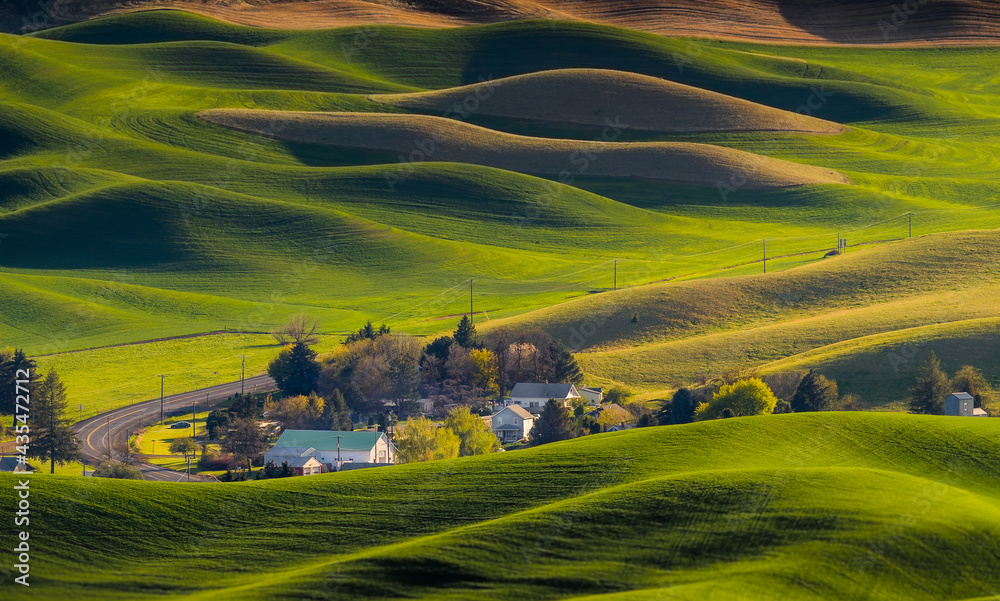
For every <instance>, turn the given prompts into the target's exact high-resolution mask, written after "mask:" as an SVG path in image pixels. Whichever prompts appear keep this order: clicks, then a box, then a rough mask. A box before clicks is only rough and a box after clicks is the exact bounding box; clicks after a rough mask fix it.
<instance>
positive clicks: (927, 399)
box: [910, 351, 951, 415]
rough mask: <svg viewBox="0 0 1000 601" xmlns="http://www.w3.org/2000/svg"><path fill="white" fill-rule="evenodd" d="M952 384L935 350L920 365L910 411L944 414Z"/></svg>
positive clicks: (911, 395)
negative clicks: (945, 400) (946, 398)
mask: <svg viewBox="0 0 1000 601" xmlns="http://www.w3.org/2000/svg"><path fill="white" fill-rule="evenodd" d="M950 388H951V384H950V382H949V381H948V374H946V373H944V370H942V369H941V362H940V361H938V358H937V355H936V354H935V353H934V351H931V354H930V355H928V356H927V360H926V361H924V364H923V365H921V366H920V373H919V374H918V375H917V385H916V386H914V387H913V388H912V389H911V390H910V413H928V414H931V415H944V399H945V397H947V396H948V393H949V389H950Z"/></svg>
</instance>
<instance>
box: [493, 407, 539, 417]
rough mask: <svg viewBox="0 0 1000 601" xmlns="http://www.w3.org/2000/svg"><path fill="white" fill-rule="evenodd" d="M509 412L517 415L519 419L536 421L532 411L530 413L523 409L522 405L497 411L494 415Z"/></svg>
mask: <svg viewBox="0 0 1000 601" xmlns="http://www.w3.org/2000/svg"><path fill="white" fill-rule="evenodd" d="M507 410H509V411H511V412H512V413H514V414H515V415H517V416H518V417H520V418H523V419H534V418H535V416H534V415H532V414H531V412H530V411H528V410H527V409H525V408H524V407H522V406H520V405H507V406H506V407H504V408H503V409H501V410H500V411H497V412H496V413H494V414H493V415H494V416H496V415H497V414H500V413H503V412H504V411H507Z"/></svg>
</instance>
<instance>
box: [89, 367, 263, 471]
mask: <svg viewBox="0 0 1000 601" xmlns="http://www.w3.org/2000/svg"><path fill="white" fill-rule="evenodd" d="M254 385H256V386H257V392H261V391H268V390H275V388H276V387H275V384H274V380H272V379H271V378H270V377H269V376H256V377H253V378H247V379H246V382H245V390H247V391H248V392H249V391H253V390H254ZM239 391H240V382H231V383H228V384H219V385H218V386H212V387H209V388H202V389H201V390H195V391H192V392H185V393H182V394H175V395H172V396H168V397H163V415H164V417H171V416H175V415H184V414H187V415H190V414H191V403H192V401H194V402H195V403H197V408H198V410H199V411H200V410H203V409H205V407H211V406H214V405H216V404H218V403H220V402H222V401H224V400H226V399H227V398H229V397H230V396H231V395H233V394H234V393H237V392H239ZM206 395H207V396H206ZM159 421H160V399H154V400H151V401H144V402H142V403H136V404H134V405H129V406H127V407H122V408H121V409H115V410H114V411H108V412H107V413H102V414H101V415H98V416H95V417H91V418H89V419H85V420H83V421H81V422H77V423H75V424H73V429H74V430H75V431H76V434H77V436H78V437H79V438H80V440H81V441H82V443H83V445H82V447H83V449H82V450H83V455H84V457H86V458H87V462H88V463H89V464H90V465H92V466H93V465H96V464H98V463H100V462H101V461H103V460H105V459H107V457H108V438H109V436H108V435H109V433H110V438H111V440H112V441H118V440H121V439H123V438H125V436H126V433H127V432H135V431H137V430H139V429H140V428H143V427H145V426H149V425H152V424H155V423H157V422H159ZM136 467H138V468H139V470H140V471H141V472H142V475H143V476H145V478H146V479H147V480H159V481H169V482H182V481H183V482H186V481H187V474H186V473H180V472H176V471H174V470H171V469H167V468H165V467H160V466H157V465H153V464H151V463H137V464H136ZM196 480H198V481H201V482H206V481H214V479H212V478H198V477H196V476H194V475H192V476H191V481H192V482H194V481H196Z"/></svg>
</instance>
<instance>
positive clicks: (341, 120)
mask: <svg viewBox="0 0 1000 601" xmlns="http://www.w3.org/2000/svg"><path fill="white" fill-rule="evenodd" d="M199 117H201V118H203V119H206V120H208V121H211V122H213V123H217V124H219V125H224V126H227V127H231V128H234V129H238V130H241V131H247V132H252V133H257V134H261V135H274V136H277V137H279V138H281V139H283V140H289V141H292V142H297V143H302V142H304V143H309V144H325V145H330V146H337V147H341V148H351V149H354V148H360V149H364V150H374V151H384V152H391V153H393V154H395V153H401V155H403V156H405V155H406V154H407V153H411V154H410V157H411V158H412V157H418V158H417V159H413V160H414V162H417V161H423V160H428V161H446V162H459V161H461V162H466V163H470V164H476V165H485V166H488V167H496V168H499V169H504V170H507V171H514V172H520V173H528V174H539V175H547V176H550V177H556V176H562V179H563V180H565V179H567V178H566V176H565V175H564V174H566V173H571V172H572V170H575V169H580V170H586V171H587V173H589V174H592V175H593V176H597V177H601V176H604V177H617V178H635V179H642V180H647V181H655V182H661V183H662V182H681V183H687V184H701V185H712V184H714V183H716V182H718V181H725V179H726V178H728V177H730V176H731V174H733V173H737V172H743V173H746V174H747V175H746V178H745V180H746V181H745V182H744V183H743V185H744V186H747V187H749V188H780V187H789V186H803V185H808V184H834V183H835V184H846V183H847V179H846V178H845V177H844V176H843V175H841V174H839V173H836V172H835V171H831V170H828V169H820V168H817V167H810V166H805V165H800V164H795V163H789V162H786V161H778V160H775V159H771V158H768V157H763V156H759V155H754V154H752V153H747V152H742V151H735V150H732V149H729V148H722V147H717V146H708V145H704V144H691V143H687V142H632V143H616V142H611V141H603V139H602V140H600V141H597V142H592V143H591V144H589V145H586V146H584V145H581V143H580V142H579V141H575V140H558V139H551V138H532V137H527V136H515V135H512V134H506V133H502V132H495V131H492V130H488V129H485V128H481V127H478V126H475V125H468V124H463V123H460V122H457V121H455V120H453V119H446V118H443V117H432V116H424V115H396V114H382V113H334V114H327V113H289V112H281V111H247V110H213V111H205V112H202V113H199ZM275 120H280V121H281V124H282V125H281V131H280V132H277V133H272V131H271V130H272V129H273V127H274V125H273V124H274V122H275ZM602 135H605V136H606V139H607V140H613V139H614V137H615V136H616V135H617V134H616V133H613V132H612V130H611V129H610V128H606V129H605V131H604V133H603V134H602ZM397 156H400V155H397Z"/></svg>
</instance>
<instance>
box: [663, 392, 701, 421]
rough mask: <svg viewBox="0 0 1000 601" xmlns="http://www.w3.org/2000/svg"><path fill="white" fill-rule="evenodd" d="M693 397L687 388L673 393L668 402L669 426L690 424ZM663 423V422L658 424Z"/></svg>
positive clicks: (693, 404) (692, 412) (692, 417)
mask: <svg viewBox="0 0 1000 601" xmlns="http://www.w3.org/2000/svg"><path fill="white" fill-rule="evenodd" d="M694 407H695V402H694V397H692V396H691V391H690V390H688V389H687V388H681V389H680V390H678V391H677V392H675V393H674V396H673V398H672V399H671V400H670V421H669V422H668V423H671V424H690V423H691V422H693V421H694ZM660 423H663V422H660Z"/></svg>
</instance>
